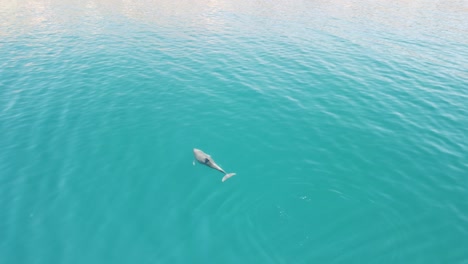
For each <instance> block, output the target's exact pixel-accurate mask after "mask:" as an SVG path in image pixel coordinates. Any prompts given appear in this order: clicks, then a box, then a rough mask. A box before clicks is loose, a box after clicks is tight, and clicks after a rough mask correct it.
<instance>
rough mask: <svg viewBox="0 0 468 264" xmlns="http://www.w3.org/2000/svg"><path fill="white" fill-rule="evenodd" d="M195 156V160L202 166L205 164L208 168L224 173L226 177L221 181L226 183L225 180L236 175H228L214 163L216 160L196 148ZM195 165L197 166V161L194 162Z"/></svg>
mask: <svg viewBox="0 0 468 264" xmlns="http://www.w3.org/2000/svg"><path fill="white" fill-rule="evenodd" d="M193 155H195V159H196V160H197V161H198V162H200V163H201V164H205V165H206V166H208V167H210V168H213V169H215V170H217V171H220V172H222V173H224V177H223V179H222V180H221V181H222V182H224V181H225V180H227V179H229V178H231V177H232V176H234V175H236V174H235V173H226V172H225V171H224V170H223V169H222V168H221V167H220V166H219V165H218V164H216V163H215V162H214V160H213V159H212V158H211V156H210V155H208V154H206V153H205V152H203V151H201V150H199V149H196V148H194V149H193ZM193 165H195V161H194V162H193Z"/></svg>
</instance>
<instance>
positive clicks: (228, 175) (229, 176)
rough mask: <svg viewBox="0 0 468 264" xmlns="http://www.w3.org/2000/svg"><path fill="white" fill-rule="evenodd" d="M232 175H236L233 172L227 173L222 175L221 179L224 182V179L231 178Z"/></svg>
mask: <svg viewBox="0 0 468 264" xmlns="http://www.w3.org/2000/svg"><path fill="white" fill-rule="evenodd" d="M234 175H236V174H235V173H228V174H226V175H224V177H223V179H222V180H221V181H222V182H224V181H225V180H227V179H229V178H231V177H232V176H234Z"/></svg>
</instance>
